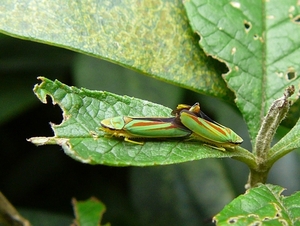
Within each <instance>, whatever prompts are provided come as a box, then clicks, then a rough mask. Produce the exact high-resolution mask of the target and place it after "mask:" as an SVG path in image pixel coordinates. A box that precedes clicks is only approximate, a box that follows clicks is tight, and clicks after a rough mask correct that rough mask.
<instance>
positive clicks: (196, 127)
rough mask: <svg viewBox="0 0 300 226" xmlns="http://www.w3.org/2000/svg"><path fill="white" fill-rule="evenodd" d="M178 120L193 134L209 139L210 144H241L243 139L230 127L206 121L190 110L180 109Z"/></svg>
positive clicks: (205, 139)
mask: <svg viewBox="0 0 300 226" xmlns="http://www.w3.org/2000/svg"><path fill="white" fill-rule="evenodd" d="M180 120H181V122H182V124H183V125H184V126H186V127H187V128H188V129H190V130H191V131H192V132H193V133H194V134H196V135H197V136H199V137H200V138H202V139H203V140H204V141H209V143H211V144H216V145H220V146H222V144H224V146H225V145H226V144H229V145H227V146H230V144H232V145H237V144H241V143H242V141H243V139H242V138H241V137H240V136H238V135H237V134H236V133H235V132H233V131H232V130H231V129H229V128H227V127H225V126H222V125H221V124H218V123H215V122H214V121H213V122H211V121H208V120H205V119H204V118H201V117H197V115H195V114H193V113H192V112H190V111H187V110H182V111H181V112H180Z"/></svg>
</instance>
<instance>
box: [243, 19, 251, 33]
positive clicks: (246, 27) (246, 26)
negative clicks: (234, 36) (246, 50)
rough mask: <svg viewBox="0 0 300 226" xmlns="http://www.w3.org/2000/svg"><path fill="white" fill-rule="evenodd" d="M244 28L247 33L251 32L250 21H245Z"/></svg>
mask: <svg viewBox="0 0 300 226" xmlns="http://www.w3.org/2000/svg"><path fill="white" fill-rule="evenodd" d="M244 27H245V30H246V32H249V31H250V29H251V27H252V25H251V23H250V22H249V21H244Z"/></svg>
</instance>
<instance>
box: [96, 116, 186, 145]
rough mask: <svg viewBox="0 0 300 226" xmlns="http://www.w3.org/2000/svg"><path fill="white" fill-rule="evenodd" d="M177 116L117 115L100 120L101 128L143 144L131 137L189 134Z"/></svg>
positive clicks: (174, 136)
mask: <svg viewBox="0 0 300 226" xmlns="http://www.w3.org/2000/svg"><path fill="white" fill-rule="evenodd" d="M176 120H178V118H177V117H169V118H167V117H129V116H117V117H113V118H107V119H104V120H102V121H101V126H102V128H101V129H102V130H103V131H104V132H106V133H108V134H111V135H112V136H115V137H124V140H125V141H128V142H131V143H136V144H143V142H137V141H134V140H131V139H142V138H148V139H159V138H184V137H187V136H189V135H190V134H191V131H190V130H188V129H187V128H185V127H184V126H183V125H182V124H181V123H180V122H176Z"/></svg>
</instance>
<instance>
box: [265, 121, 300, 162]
mask: <svg viewBox="0 0 300 226" xmlns="http://www.w3.org/2000/svg"><path fill="white" fill-rule="evenodd" d="M299 147H300V120H298V122H297V123H296V125H295V126H294V127H293V128H292V129H291V130H290V131H289V132H288V133H287V134H286V135H285V136H284V137H283V138H282V139H281V140H280V141H278V142H277V143H276V144H275V145H274V146H273V147H272V148H271V149H270V151H269V157H270V158H269V159H268V161H269V162H271V164H273V163H274V162H275V161H276V160H278V159H279V158H281V157H282V156H284V155H286V154H287V153H289V152H291V151H292V150H294V149H296V148H299Z"/></svg>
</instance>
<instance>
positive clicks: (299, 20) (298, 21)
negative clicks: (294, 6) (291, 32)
mask: <svg viewBox="0 0 300 226" xmlns="http://www.w3.org/2000/svg"><path fill="white" fill-rule="evenodd" d="M293 21H294V22H295V23H298V24H299V23H300V15H298V16H296V17H294V19H293Z"/></svg>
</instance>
